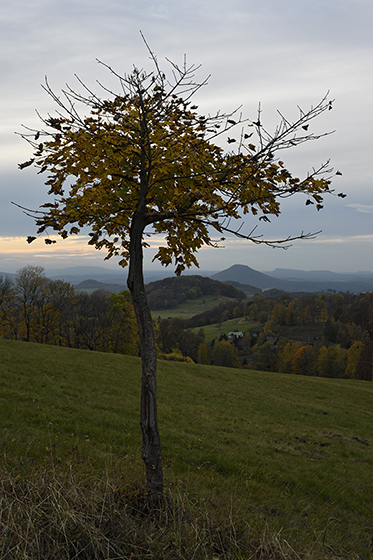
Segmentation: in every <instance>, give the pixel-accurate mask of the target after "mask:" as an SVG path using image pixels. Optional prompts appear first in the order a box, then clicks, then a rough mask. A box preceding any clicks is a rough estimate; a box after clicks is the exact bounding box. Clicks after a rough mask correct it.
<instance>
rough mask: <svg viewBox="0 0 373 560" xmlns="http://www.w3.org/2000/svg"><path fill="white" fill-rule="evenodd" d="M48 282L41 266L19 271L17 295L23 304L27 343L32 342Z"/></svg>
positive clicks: (16, 280)
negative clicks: (33, 325) (34, 321)
mask: <svg viewBox="0 0 373 560" xmlns="http://www.w3.org/2000/svg"><path fill="white" fill-rule="evenodd" d="M46 282H47V278H46V276H45V272H44V268H43V267H41V266H25V267H24V268H21V269H20V270H18V272H17V275H16V278H15V293H16V295H17V298H18V300H19V301H20V303H21V308H22V315H23V320H24V322H25V327H26V337H25V338H26V340H27V341H29V340H30V335H31V330H32V321H33V319H34V318H35V315H36V313H37V308H38V306H40V305H42V303H43V302H44V295H45V285H46Z"/></svg>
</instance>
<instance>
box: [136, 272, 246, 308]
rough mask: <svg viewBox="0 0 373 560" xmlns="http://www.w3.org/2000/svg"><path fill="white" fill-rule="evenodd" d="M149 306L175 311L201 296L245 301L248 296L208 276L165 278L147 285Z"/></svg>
mask: <svg viewBox="0 0 373 560" xmlns="http://www.w3.org/2000/svg"><path fill="white" fill-rule="evenodd" d="M146 293H147V296H148V301H149V306H150V309H152V310H154V311H155V310H160V309H173V308H174V307H176V306H177V305H180V304H181V303H183V302H184V301H186V300H188V299H190V300H192V299H197V298H199V297H201V296H208V295H209V296H210V295H216V296H224V297H228V298H232V299H239V300H241V299H244V298H245V297H246V294H245V293H244V292H242V291H240V290H237V288H235V287H234V286H231V285H229V284H225V283H223V282H218V281H216V280H213V279H211V278H208V277H206V276H198V275H190V276H189V275H188V276H179V277H178V276H173V277H170V278H164V279H163V280H158V281H157V282H151V283H150V284H147V285H146Z"/></svg>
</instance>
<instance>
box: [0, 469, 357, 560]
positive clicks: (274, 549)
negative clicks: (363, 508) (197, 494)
mask: <svg viewBox="0 0 373 560" xmlns="http://www.w3.org/2000/svg"><path fill="white" fill-rule="evenodd" d="M220 505H221V506H222V507H221V508H219V509H215V512H214V511H213V509H212V508H211V504H209V503H208V502H205V501H200V500H198V499H193V498H191V497H190V496H189V495H188V494H187V493H186V492H181V491H180V490H174V491H173V493H170V492H169V493H168V494H166V496H165V498H164V500H163V502H162V503H158V504H154V503H151V502H150V501H149V499H148V497H147V495H146V493H145V492H144V491H143V489H142V488H141V487H139V486H137V485H136V484H131V485H129V484H128V485H126V486H123V485H122V483H119V484H118V483H115V482H113V481H112V480H111V479H110V477H109V476H108V475H107V473H104V475H103V476H101V477H95V478H83V477H82V476H81V475H80V474H77V473H76V472H74V471H73V469H70V470H69V471H68V472H65V473H64V474H59V475H58V476H57V475H56V473H55V472H54V473H53V472H47V471H45V472H42V473H40V472H39V473H38V474H35V475H34V476H29V477H28V478H20V477H14V476H13V475H12V474H10V473H7V472H5V471H3V472H1V473H0V543H1V544H0V557H1V559H2V560H18V559H19V560H21V559H22V560H45V559H46V558H53V559H54V560H73V559H74V560H75V559H80V560H93V559H100V560H101V559H102V560H104V559H105V560H119V559H132V560H135V559H138V560H140V559H141V560H142V559H143V560H145V559H147V560H149V559H150V558H154V559H159V560H166V559H167V560H171V559H175V560H177V559H180V560H181V559H183V560H184V559H194V560H202V559H203V560H207V559H209V560H223V559H224V560H300V559H302V560H323V559H325V560H326V559H328V560H333V559H334V560H337V559H342V557H343V558H344V559H345V560H346V558H349V559H350V560H358V559H359V558H360V557H359V556H357V555H356V556H347V555H343V556H340V555H337V554H334V553H333V551H332V550H331V549H327V548H325V547H324V553H323V554H321V553H320V549H319V550H318V551H317V552H315V553H314V552H313V551H308V552H306V553H303V554H299V553H297V552H296V551H295V550H294V549H293V548H292V547H291V546H290V544H289V543H288V542H287V541H286V539H285V538H283V537H282V535H281V532H278V533H277V534H273V533H272V532H270V531H269V530H268V528H264V530H262V531H260V532H258V531H257V530H255V528H253V527H250V526H249V525H248V524H247V523H246V522H244V521H243V520H242V518H240V516H239V515H236V514H234V512H233V510H232V508H230V509H229V510H228V511H227V509H226V507H225V506H224V504H220Z"/></svg>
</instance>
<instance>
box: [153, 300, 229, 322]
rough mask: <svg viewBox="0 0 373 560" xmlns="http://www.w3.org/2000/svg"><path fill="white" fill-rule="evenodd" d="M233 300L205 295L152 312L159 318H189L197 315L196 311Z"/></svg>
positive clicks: (207, 309)
mask: <svg viewBox="0 0 373 560" xmlns="http://www.w3.org/2000/svg"><path fill="white" fill-rule="evenodd" d="M234 301H236V300H234V299H232V298H228V297H225V296H219V295H217V296H216V295H214V296H209V295H205V296H200V297H198V298H196V299H188V300H186V301H185V302H184V303H182V304H180V305H178V306H177V307H174V308H173V309H157V310H156V311H153V313H154V315H156V317H161V319H168V318H172V319H174V318H178V317H180V318H182V319H190V318H191V317H194V315H198V313H202V312H203V311H209V310H210V309H214V307H217V306H219V305H221V304H223V303H227V302H234Z"/></svg>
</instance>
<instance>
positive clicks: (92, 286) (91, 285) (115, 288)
mask: <svg viewBox="0 0 373 560" xmlns="http://www.w3.org/2000/svg"><path fill="white" fill-rule="evenodd" d="M126 289H127V287H126V286H125V285H120V284H106V283H104V282H97V280H92V279H91V278H90V279H89V280H83V282H80V283H79V284H76V285H75V286H74V290H76V291H81V292H95V291H96V290H103V291H105V292H109V293H112V292H114V293H115V294H119V293H120V292H121V291H123V290H126Z"/></svg>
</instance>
